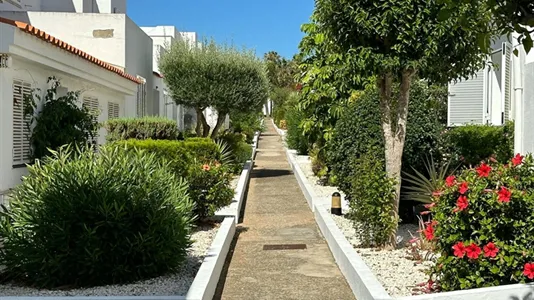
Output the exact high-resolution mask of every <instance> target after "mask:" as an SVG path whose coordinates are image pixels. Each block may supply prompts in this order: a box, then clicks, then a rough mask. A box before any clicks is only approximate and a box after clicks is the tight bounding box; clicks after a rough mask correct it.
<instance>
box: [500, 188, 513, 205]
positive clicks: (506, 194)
mask: <svg viewBox="0 0 534 300" xmlns="http://www.w3.org/2000/svg"><path fill="white" fill-rule="evenodd" d="M511 196H512V192H511V191H510V190H509V189H507V188H506V187H504V186H502V187H501V190H500V191H499V202H501V203H503V202H505V203H508V202H510V197H511Z"/></svg>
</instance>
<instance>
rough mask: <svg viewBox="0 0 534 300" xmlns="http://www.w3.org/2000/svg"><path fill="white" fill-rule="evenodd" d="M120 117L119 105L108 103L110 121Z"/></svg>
mask: <svg viewBox="0 0 534 300" xmlns="http://www.w3.org/2000/svg"><path fill="white" fill-rule="evenodd" d="M118 117H119V103H115V102H108V120H111V119H116V118H118Z"/></svg>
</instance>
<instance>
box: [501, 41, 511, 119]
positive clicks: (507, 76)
mask: <svg viewBox="0 0 534 300" xmlns="http://www.w3.org/2000/svg"><path fill="white" fill-rule="evenodd" d="M502 51H503V53H502V54H503V55H502V64H501V78H502V79H503V84H502V91H501V96H502V113H503V123H504V122H506V121H509V120H511V119H512V118H511V110H512V51H513V49H512V44H510V43H503V44H502Z"/></svg>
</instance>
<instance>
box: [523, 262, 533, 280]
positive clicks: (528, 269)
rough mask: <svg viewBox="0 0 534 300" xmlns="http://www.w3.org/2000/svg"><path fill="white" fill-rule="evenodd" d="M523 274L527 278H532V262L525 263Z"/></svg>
mask: <svg viewBox="0 0 534 300" xmlns="http://www.w3.org/2000/svg"><path fill="white" fill-rule="evenodd" d="M523 275H525V276H527V277H528V279H534V263H526V264H525V267H524V269H523Z"/></svg>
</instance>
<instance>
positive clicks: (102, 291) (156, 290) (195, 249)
mask: <svg viewBox="0 0 534 300" xmlns="http://www.w3.org/2000/svg"><path fill="white" fill-rule="evenodd" d="M218 228H219V224H218V223H214V224H209V225H200V226H199V227H197V228H195V229H194V231H193V234H192V236H191V239H192V240H193V245H192V247H191V249H189V251H188V257H187V260H186V261H185V262H184V263H183V265H182V266H181V267H180V268H179V272H177V273H172V274H167V275H164V276H160V277H156V278H152V279H148V280H144V281H139V282H136V283H131V284H125V285H108V286H99V287H92V288H86V289H71V290H39V289H36V288H30V287H21V286H16V285H13V284H2V285H0V299H1V298H2V297H7V296H41V297H43V296H180V295H182V296H183V295H185V294H186V293H187V291H188V290H189V287H190V286H191V283H193V279H194V278H195V275H196V274H197V272H198V269H199V268H200V265H201V264H202V261H203V260H204V256H205V255H206V253H207V251H208V249H209V247H210V245H211V243H212V241H213V239H214V238H215V234H216V233H217V230H218Z"/></svg>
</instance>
